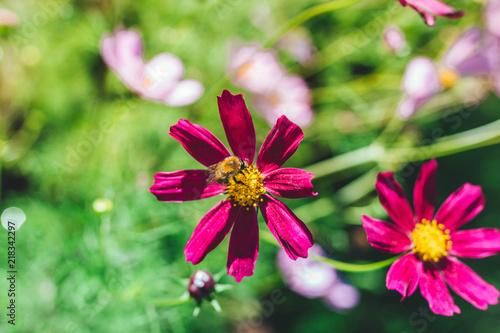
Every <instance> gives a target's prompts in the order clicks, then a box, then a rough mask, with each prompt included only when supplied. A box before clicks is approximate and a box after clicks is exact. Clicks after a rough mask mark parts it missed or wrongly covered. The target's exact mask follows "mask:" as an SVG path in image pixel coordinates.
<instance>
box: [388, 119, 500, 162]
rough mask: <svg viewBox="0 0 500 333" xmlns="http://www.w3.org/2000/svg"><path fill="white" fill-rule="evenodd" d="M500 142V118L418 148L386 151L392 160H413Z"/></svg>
mask: <svg viewBox="0 0 500 333" xmlns="http://www.w3.org/2000/svg"><path fill="white" fill-rule="evenodd" d="M497 143H500V120H496V121H494V122H492V123H489V124H487V125H483V126H480V127H476V128H474V129H472V130H468V131H465V132H461V133H458V134H453V135H449V136H446V137H443V138H441V139H440V140H438V141H437V142H436V143H434V144H431V145H427V146H423V147H416V148H393V149H390V150H388V151H387V152H386V155H388V157H389V158H390V159H391V160H398V161H401V162H413V161H421V160H427V159H430V158H436V157H441V156H447V155H451V154H456V153H460V152H463V151H467V150H470V149H476V148H481V147H486V146H490V145H494V144H497Z"/></svg>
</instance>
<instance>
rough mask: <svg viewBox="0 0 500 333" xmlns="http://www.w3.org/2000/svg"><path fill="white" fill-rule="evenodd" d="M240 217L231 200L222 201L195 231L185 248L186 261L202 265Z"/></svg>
mask: <svg viewBox="0 0 500 333" xmlns="http://www.w3.org/2000/svg"><path fill="white" fill-rule="evenodd" d="M238 215H239V208H237V207H234V208H233V204H232V202H231V201H230V200H224V201H221V202H220V203H218V204H217V205H216V206H215V207H214V208H212V209H211V210H210V211H209V212H208V213H207V214H206V215H205V216H204V217H203V219H202V220H201V221H200V223H199V224H198V226H197V227H196V229H194V231H193V235H192V236H191V239H189V241H188V242H187V244H186V247H185V248H184V254H185V255H186V261H191V262H192V263H193V265H196V264H198V263H200V262H201V261H202V260H203V259H204V258H205V256H206V255H207V254H208V253H209V252H210V251H212V250H213V249H215V248H216V247H217V245H219V244H220V242H222V240H223V239H224V238H225V237H226V235H227V233H228V232H229V230H230V229H231V227H232V226H233V224H234V222H235V221H236V218H237V217H238Z"/></svg>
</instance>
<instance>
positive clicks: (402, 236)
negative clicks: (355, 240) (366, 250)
mask: <svg viewBox="0 0 500 333" xmlns="http://www.w3.org/2000/svg"><path fill="white" fill-rule="evenodd" d="M361 220H362V221H363V228H364V229H365V231H366V235H367V238H368V243H370V244H371V246H373V247H374V248H376V249H378V250H380V251H384V252H388V253H402V252H405V251H408V250H411V247H412V245H411V243H412V242H411V240H410V237H409V235H408V233H407V232H406V231H405V230H403V229H401V228H400V227H398V226H397V225H394V224H392V223H389V222H385V221H381V220H377V219H374V218H371V217H369V216H366V215H364V216H362V217H361Z"/></svg>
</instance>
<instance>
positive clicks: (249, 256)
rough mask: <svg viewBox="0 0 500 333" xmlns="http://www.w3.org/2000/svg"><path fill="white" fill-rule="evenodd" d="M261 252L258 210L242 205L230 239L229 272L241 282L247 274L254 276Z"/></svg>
mask: <svg viewBox="0 0 500 333" xmlns="http://www.w3.org/2000/svg"><path fill="white" fill-rule="evenodd" d="M258 254H259V223H258V220H257V210H256V209H255V208H250V209H249V210H246V209H245V208H244V207H240V213H239V216H238V217H237V219H236V223H235V224H234V228H233V231H232V232H231V239H230V240H229V253H228V257H227V273H228V274H229V275H232V276H234V278H235V280H236V282H240V281H241V279H243V277H245V276H252V275H253V270H254V268H255V261H256V260H257V255H258Z"/></svg>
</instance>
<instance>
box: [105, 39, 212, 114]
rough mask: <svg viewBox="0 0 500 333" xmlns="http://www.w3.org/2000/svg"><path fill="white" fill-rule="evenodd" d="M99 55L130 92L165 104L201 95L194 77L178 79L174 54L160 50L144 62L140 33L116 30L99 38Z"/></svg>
mask: <svg viewBox="0 0 500 333" xmlns="http://www.w3.org/2000/svg"><path fill="white" fill-rule="evenodd" d="M100 49H101V55H102V58H103V60H104V62H105V63H106V65H108V67H109V68H110V69H111V70H112V71H113V72H114V73H115V74H116V75H117V76H118V77H119V78H120V79H121V80H122V82H123V83H124V84H125V85H126V86H127V87H128V88H129V89H130V90H132V91H133V92H135V93H136V94H138V95H139V96H141V97H143V98H144V99H148V100H151V101H155V102H159V103H164V104H166V105H169V106H185V105H189V104H192V103H194V102H196V101H197V100H198V99H199V98H200V97H201V95H202V94H203V85H202V84H201V83H200V82H199V81H196V80H192V79H185V80H181V78H182V76H183V75H184V65H183V63H182V61H181V60H180V59H179V58H178V57H177V56H175V55H173V54H170V53H160V54H158V55H156V56H155V57H153V58H152V59H151V60H150V61H149V62H147V63H145V61H144V58H143V45H142V39H141V36H140V34H139V33H138V32H137V31H135V30H122V29H118V30H116V31H115V32H114V34H108V35H105V36H104V37H103V38H102V39H101V46H100Z"/></svg>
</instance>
